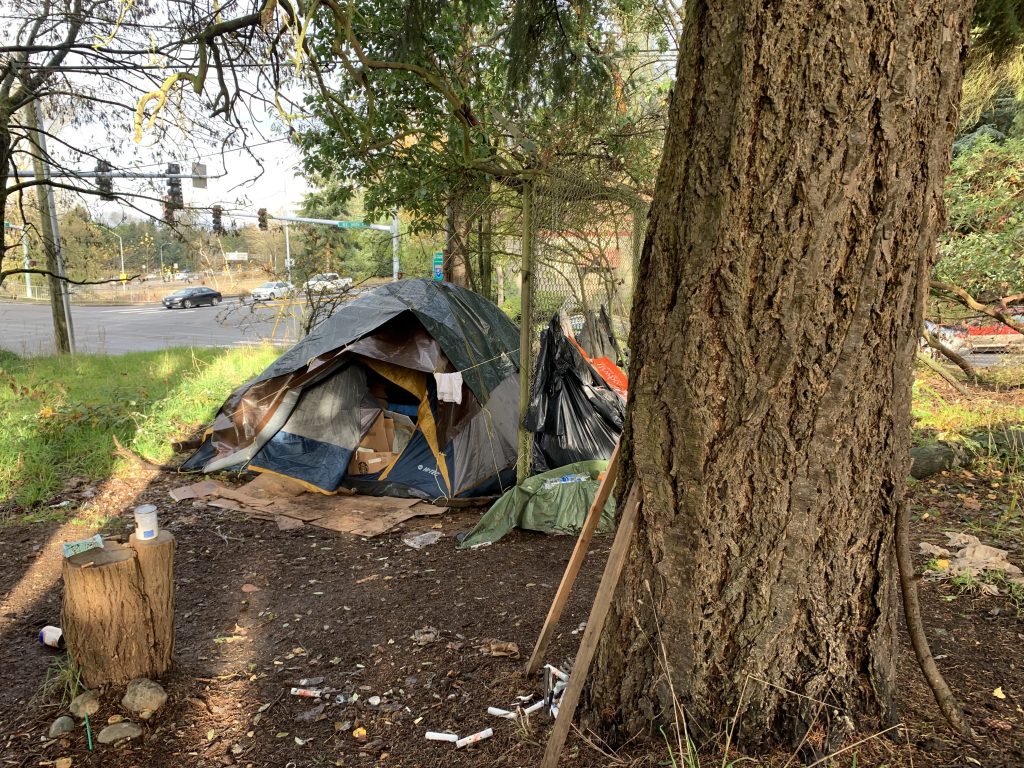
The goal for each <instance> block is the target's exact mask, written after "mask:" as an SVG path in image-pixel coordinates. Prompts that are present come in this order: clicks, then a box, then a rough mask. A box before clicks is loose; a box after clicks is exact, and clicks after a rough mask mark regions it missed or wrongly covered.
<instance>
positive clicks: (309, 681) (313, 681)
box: [299, 677, 324, 688]
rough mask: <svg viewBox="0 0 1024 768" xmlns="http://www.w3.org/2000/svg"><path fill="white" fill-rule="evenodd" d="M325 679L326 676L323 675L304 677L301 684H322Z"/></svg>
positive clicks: (305, 685) (300, 681) (304, 685)
mask: <svg viewBox="0 0 1024 768" xmlns="http://www.w3.org/2000/svg"><path fill="white" fill-rule="evenodd" d="M323 681H324V678H322V677H304V678H302V679H301V680H299V686H300V687H303V688H305V687H307V686H311V685H320V683H322V682H323Z"/></svg>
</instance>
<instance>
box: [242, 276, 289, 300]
mask: <svg viewBox="0 0 1024 768" xmlns="http://www.w3.org/2000/svg"><path fill="white" fill-rule="evenodd" d="M294 290H295V286H294V285H292V284H291V283H287V282H285V281H283V280H271V281H270V282H267V283H263V285H258V286H256V287H255V288H253V289H252V291H251V294H250V295H251V296H252V300H253V301H273V300H274V299H279V298H283V297H285V296H289V295H291V293H292V291H294Z"/></svg>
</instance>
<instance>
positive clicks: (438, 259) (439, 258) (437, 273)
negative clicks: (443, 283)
mask: <svg viewBox="0 0 1024 768" xmlns="http://www.w3.org/2000/svg"><path fill="white" fill-rule="evenodd" d="M434 279H435V280H444V253H443V252H442V251H438V252H437V253H435V254H434Z"/></svg>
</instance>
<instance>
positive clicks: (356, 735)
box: [352, 726, 366, 741]
mask: <svg viewBox="0 0 1024 768" xmlns="http://www.w3.org/2000/svg"><path fill="white" fill-rule="evenodd" d="M352 738H353V739H355V740H356V741H366V729H365V728H363V727H362V726H360V727H359V728H356V729H355V730H354V731H352Z"/></svg>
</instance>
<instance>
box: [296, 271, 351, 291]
mask: <svg viewBox="0 0 1024 768" xmlns="http://www.w3.org/2000/svg"><path fill="white" fill-rule="evenodd" d="M352 282H353V280H352V278H351V277H341V276H340V275H339V274H338V273H337V272H321V273H320V274H318V275H313V276H312V277H311V278H309V280H307V281H306V290H307V291H309V292H310V293H334V292H337V291H343V290H345V289H346V288H351V287H352Z"/></svg>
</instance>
